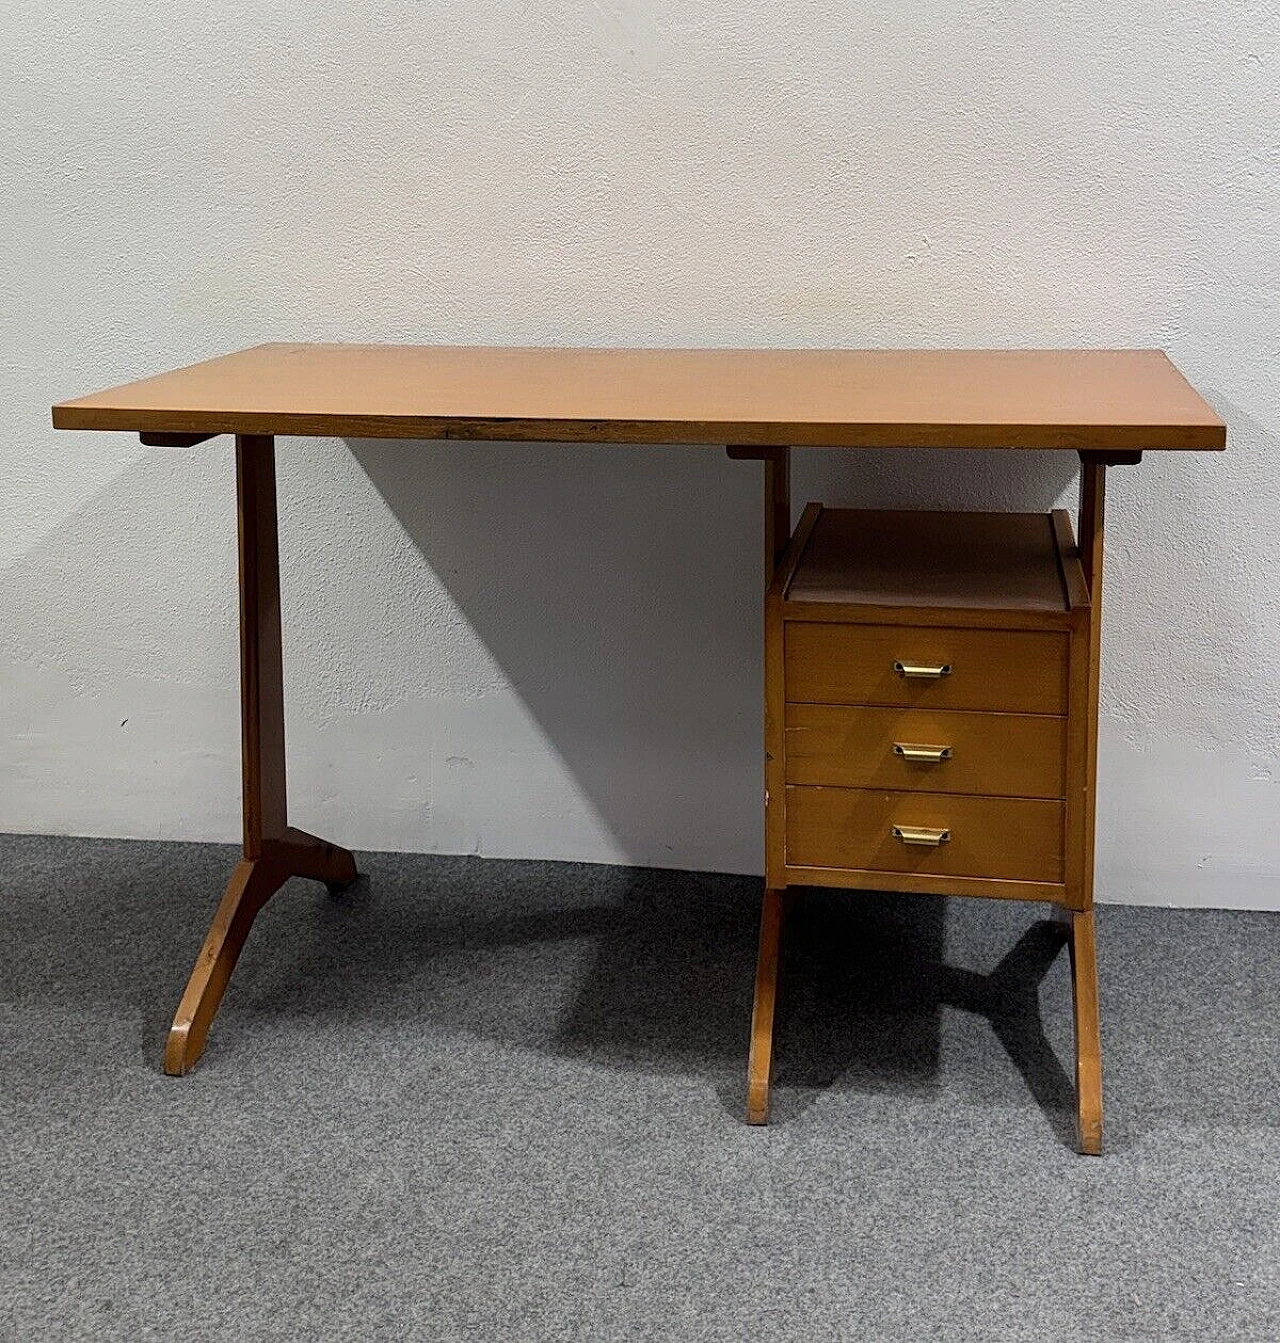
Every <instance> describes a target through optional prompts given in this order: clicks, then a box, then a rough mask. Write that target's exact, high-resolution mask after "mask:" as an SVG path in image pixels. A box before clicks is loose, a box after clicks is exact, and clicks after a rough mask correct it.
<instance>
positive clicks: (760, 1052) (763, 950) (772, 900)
mask: <svg viewBox="0 0 1280 1343" xmlns="http://www.w3.org/2000/svg"><path fill="white" fill-rule="evenodd" d="M782 897H783V893H782V891H780V890H777V889H776V888H775V887H772V886H767V887H766V888H765V892H764V907H763V908H762V909H761V911H760V954H759V957H758V959H757V961H756V996H755V1005H754V1007H753V1008H752V1010H751V1056H750V1058H749V1059H748V1061H747V1123H748V1124H767V1123H768V1122H769V1086H770V1082H771V1080H772V1073H773V1007H774V1003H775V1002H776V1000H777V996H778V949H779V945H780V943H781V940H782Z"/></svg>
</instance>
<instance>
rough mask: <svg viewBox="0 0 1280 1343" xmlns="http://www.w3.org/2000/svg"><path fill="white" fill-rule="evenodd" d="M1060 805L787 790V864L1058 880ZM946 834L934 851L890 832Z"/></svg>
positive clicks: (871, 792)
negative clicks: (919, 830)
mask: <svg viewBox="0 0 1280 1343" xmlns="http://www.w3.org/2000/svg"><path fill="white" fill-rule="evenodd" d="M1063 822H1064V807H1063V804H1062V803H1061V802H1052V801H1045V800H1041V799H1037V798H1008V797H965V796H963V795H961V794H954V793H904V792H884V791H880V790H874V789H855V788H800V787H794V786H793V787H789V788H788V789H787V806H786V824H787V862H788V863H789V864H791V865H793V866H796V867H836V868H841V867H843V868H856V869H859V870H862V871H876V872H915V873H922V874H932V875H937V876H947V877H988V878H993V879H997V880H1005V881H1046V882H1061V881H1062V879H1063V860H1062V855H1063V838H1064V837H1063ZM895 826H899V827H903V828H905V829H907V830H908V832H909V831H910V830H914V829H929V830H945V831H947V832H948V834H949V838H948V839H947V840H946V841H945V842H943V843H940V844H938V845H936V846H927V845H917V844H908V843H904V842H903V840H902V839H900V838H897V837H895V835H894V833H893V828H894V827H895Z"/></svg>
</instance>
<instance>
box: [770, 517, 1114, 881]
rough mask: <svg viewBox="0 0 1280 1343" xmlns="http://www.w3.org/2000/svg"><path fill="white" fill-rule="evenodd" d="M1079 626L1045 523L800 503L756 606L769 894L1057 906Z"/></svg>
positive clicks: (1082, 642) (1082, 627)
mask: <svg viewBox="0 0 1280 1343" xmlns="http://www.w3.org/2000/svg"><path fill="white" fill-rule="evenodd" d="M913 594H918V599H917V600H915V601H912V600H911V599H912V595H913ZM1089 616H1090V609H1089V605H1088V600H1087V590H1086V589H1085V587H1084V583H1083V578H1082V576H1081V574H1080V569H1079V561H1078V558H1077V556H1076V553H1075V548H1074V542H1073V541H1072V538H1071V533H1070V525H1069V523H1068V522H1067V521H1066V519H1065V516H1063V515H1056V516H1054V517H1052V518H1051V517H1049V516H1048V515H1035V514H946V513H861V512H856V511H850V510H843V509H822V508H820V507H818V506H817V505H815V504H810V505H809V507H808V509H806V511H805V516H804V518H803V519H802V520H801V524H800V526H799V528H798V529H797V531H796V535H795V537H794V538H793V541H792V545H791V549H790V551H789V553H788V556H787V560H786V562H785V563H784V564H783V565H782V566H781V567H780V568H779V570H778V572H777V574H776V575H775V578H774V582H773V584H772V586H771V588H770V592H769V596H768V602H767V610H766V682H767V685H766V694H767V713H766V745H767V759H766V781H767V790H766V808H765V836H766V838H765V858H766V869H767V873H768V881H769V884H770V885H771V886H775V887H779V888H783V887H785V886H787V885H788V884H790V883H792V882H794V883H796V884H809V883H812V882H814V881H818V882H822V881H824V880H826V882H827V883H828V884H830V885H832V886H840V887H845V888H858V887H863V888H865V887H867V886H869V885H871V878H870V877H869V876H868V874H876V884H878V885H880V886H881V887H882V889H885V890H894V889H899V890H903V891H919V890H923V889H927V885H926V881H925V879H926V878H927V877H929V876H936V877H938V878H939V879H940V883H941V885H942V886H943V887H944V888H945V889H946V890H947V891H949V892H952V893H954V892H957V891H964V892H968V893H971V894H975V895H981V894H991V895H1001V896H1007V895H1008V894H1009V892H1010V890H1011V885H1010V883H1022V884H1023V886H1024V888H1025V890H1026V892H1027V893H1028V894H1029V893H1030V892H1031V891H1032V889H1035V890H1038V891H1041V892H1043V893H1044V898H1055V899H1060V900H1061V902H1062V903H1064V904H1071V903H1072V900H1073V899H1074V898H1076V897H1075V893H1076V890H1077V887H1076V886H1073V885H1072V883H1073V881H1077V880H1078V873H1079V860H1078V859H1076V858H1074V857H1073V854H1074V852H1075V851H1074V850H1073V849H1072V847H1071V835H1072V834H1073V833H1076V832H1077V831H1078V830H1079V827H1080V823H1081V819H1082V814H1081V810H1080V808H1081V806H1082V796H1081V795H1082V792H1083V791H1084V790H1083V786H1082V784H1083V770H1084V767H1085V756H1086V739H1087V737H1086V734H1087V724H1086V722H1085V719H1084V716H1083V715H1082V714H1080V713H1079V712H1078V711H1073V709H1072V705H1073V703H1075V702H1078V701H1079V699H1080V696H1081V692H1082V691H1084V690H1087V684H1086V682H1087V677H1088V670H1089V657H1088V647H1089V645H1088V631H1089ZM1073 696H1074V697H1075V698H1074V699H1073ZM1073 827H1075V830H1073ZM934 832H936V838H937V842H936V843H930V842H929V840H930V836H931V834H932V833H934ZM1073 874H1076V875H1075V876H1073ZM961 879H963V880H961ZM984 882H985V883H987V884H988V887H987V888H984V886H983V883H984Z"/></svg>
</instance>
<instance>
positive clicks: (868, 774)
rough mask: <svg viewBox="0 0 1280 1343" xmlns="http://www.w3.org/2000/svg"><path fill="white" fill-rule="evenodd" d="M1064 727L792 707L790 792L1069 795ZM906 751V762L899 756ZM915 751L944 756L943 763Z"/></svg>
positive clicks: (973, 716)
mask: <svg viewBox="0 0 1280 1343" xmlns="http://www.w3.org/2000/svg"><path fill="white" fill-rule="evenodd" d="M1066 727H1067V724H1066V719H1065V718H1055V717H1052V716H1051V715H1049V714H1010V713H965V712H963V711H961V710H955V709H936V710H930V709H888V708H880V707H876V706H871V705H859V706H856V707H855V706H853V705H844V704H788V705H787V708H786V727H785V731H786V742H785V752H784V753H785V756H786V777H787V782H788V783H795V784H814V785H818V786H825V787H833V788H881V789H889V790H902V791H916V790H918V791H921V792H928V793H979V794H985V795H989V796H992V797H1047V798H1061V797H1065V795H1066V778H1065V771H1066V752H1067V744H1066V736H1067V732H1066ZM898 745H901V746H903V747H904V748H905V751H906V754H900V753H895V749H894V748H895V746H898ZM912 747H934V748H939V749H941V748H945V749H946V750H947V751H948V752H950V754H949V756H947V757H945V758H941V759H937V760H931V759H923V760H922V759H919V758H916V759H912V758H910V757H911V754H912V752H911V748H912Z"/></svg>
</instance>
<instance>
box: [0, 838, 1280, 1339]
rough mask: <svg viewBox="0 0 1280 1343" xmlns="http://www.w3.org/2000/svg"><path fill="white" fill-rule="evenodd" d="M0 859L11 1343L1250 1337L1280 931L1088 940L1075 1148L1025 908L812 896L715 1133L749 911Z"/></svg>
mask: <svg viewBox="0 0 1280 1343" xmlns="http://www.w3.org/2000/svg"><path fill="white" fill-rule="evenodd" d="M233 857H234V855H233V851H231V850H229V849H226V848H223V847H219V846H212V845H186V844H143V843H129V842H123V841H89V840H66V839H40V838H28V837H12V836H8V837H0V974H2V975H3V981H2V983H0V1152H2V1153H3V1172H2V1184H0V1242H2V1245H0V1337H3V1338H4V1339H6V1340H9V1339H13V1340H23V1341H24V1343H25V1340H29V1339H36V1340H40V1339H79V1338H86V1339H87V1338H92V1339H139V1338H160V1339H217V1340H223V1339H228V1340H232V1339H234V1340H251V1339H342V1338H352V1339H441V1340H446V1339H468V1340H470V1339H483V1340H488V1339H494V1340H525V1339H593V1340H594V1339H599V1340H611V1339H663V1340H665V1339H681V1340H685V1339H688V1340H700V1339H726V1340H745V1339H755V1338H761V1339H780V1340H791V1339H795V1340H828V1339H832V1340H844V1339H850V1340H852V1339H858V1340H894V1339H912V1340H915V1339H943V1340H948V1339H984V1340H987V1339H989V1340H1003V1339H1086V1338H1088V1339H1165V1338H1171V1339H1172V1338H1176V1339H1184V1338H1185V1339H1206V1340H1219V1339H1249V1340H1259V1343H1262V1341H1264V1340H1275V1339H1277V1338H1280V1075H1278V1066H1277V1065H1278V1061H1280V973H1278V972H1280V917H1278V916H1275V915H1264V914H1239V913H1234V914H1233V913H1216V912H1190V911H1170V910H1157V909H1125V908H1118V907H1109V908H1103V909H1102V910H1100V912H1099V946H1100V957H1101V979H1102V1009H1103V1046H1104V1063H1105V1077H1104V1082H1105V1091H1106V1103H1107V1129H1106V1137H1107V1152H1106V1155H1105V1156H1104V1157H1103V1158H1101V1159H1100V1160H1095V1159H1089V1158H1084V1157H1079V1156H1077V1155H1075V1153H1074V1152H1073V1150H1072V1147H1071V1099H1072V1089H1071V1082H1070V1080H1069V1076H1068V1073H1067V1071H1065V1070H1064V1066H1063V1065H1064V1063H1065V1062H1066V1061H1067V1060H1069V1058H1070V1053H1069V1050H1070V1038H1071V1027H1070V996H1069V985H1068V981H1067V972H1066V957H1065V954H1064V955H1057V956H1055V954H1054V953H1055V951H1056V949H1057V948H1056V942H1055V940H1054V938H1053V937H1052V936H1051V935H1050V933H1049V930H1048V927H1047V925H1045V924H1044V923H1042V922H1040V917H1041V913H1042V911H1041V910H1040V909H1038V908H1036V907H1029V906H1020V905H1013V904H1009V905H1003V904H996V903H994V902H961V901H951V902H946V901H941V900H935V899H931V898H923V897H916V898H891V897H881V896H848V895H845V896H841V895H838V894H832V893H820V892H813V893H811V894H807V895H805V896H804V897H803V899H802V900H801V902H800V903H799V905H798V906H797V908H796V910H795V913H794V915H793V916H792V917H791V920H790V922H789V924H788V934H789V940H788V944H787V959H786V980H785V982H784V986H783V997H782V1015H781V1019H780V1023H779V1031H778V1067H777V1081H776V1092H775V1097H776V1099H775V1120H774V1123H773V1124H772V1125H771V1126H770V1127H769V1128H768V1129H763V1130H761V1129H750V1128H748V1127H746V1126H745V1125H744V1124H743V1122H742V1118H741V1115H742V1108H743V1095H744V1070H745V1051H746V1038H747V1024H748V1019H749V1013H750V999H751V981H752V968H753V960H754V944H755V933H756V913H757V908H758V883H757V882H755V881H752V880H748V879H745V878H737V877H719V876H706V875H696V874H690V873H683V872H654V871H642V870H635V869H617V868H600V867H590V866H579V865H562V864H546V863H520V862H497V861H477V860H467V859H455V858H439V857H410V856H403V855H393V854H368V855H363V856H362V870H363V871H364V872H365V873H366V874H367V875H366V876H365V877H364V878H363V879H362V881H361V882H360V883H359V884H358V885H357V886H356V887H355V888H354V889H353V890H352V891H351V892H350V893H349V894H347V895H345V896H341V897H332V896H330V895H328V894H327V893H326V892H325V891H324V889H323V888H322V887H319V886H316V885H311V884H308V883H302V882H296V883H293V884H292V885H291V886H290V887H288V888H286V890H285V891H283V892H281V894H280V895H278V896H277V897H276V899H275V900H274V901H273V902H272V903H271V904H270V905H269V906H268V907H267V909H266V910H265V911H264V912H263V914H262V915H261V916H260V918H259V920H258V924H257V926H256V927H255V929H254V932H253V934H252V936H251V938H250V942H249V945H248V947H247V949H246V951H245V954H244V957H243V959H242V961H241V964H240V968H239V970H238V973H237V975H236V978H235V979H234V980H233V982H232V985H231V989H230V991H229V993H228V995H227V998H226V1001H225V1003H224V1006H223V1009H222V1012H221V1014H220V1016H219V1018H218V1020H217V1021H216V1023H215V1025H214V1029H213V1032H212V1034H211V1037H210V1044H209V1049H208V1052H207V1053H206V1055H205V1058H204V1060H203V1062H202V1063H201V1065H200V1067H199V1068H198V1069H197V1071H196V1072H195V1073H193V1074H192V1075H191V1076H189V1077H187V1078H185V1079H180V1080H179V1079H173V1078H168V1077H165V1076H163V1075H162V1073H161V1071H160V1056H161V1050H162V1046H163V1040H164V1032H165V1028H166V1025H167V1022H168V1017H169V1015H170V1013H171V1012H172V1010H173V1008H174V1006H175V1004H176V1001H177V998H178V996H179V994H180V991H181V988H182V985H183V982H184V980H185V977H186V973H187V971H188V969H189V967H190V964H191V961H192V959H193V957H194V954H195V951H196V948H197V947H198V945H199V942H200V939H201V937H202V936H203V933H204V929H205V927H206V925H207V923H208V920H209V917H210V915H211V913H212V909H213V906H214V904H215V903H216V901H217V898H218V896H219V894H220V892H221V888H222V885H223V882H224V881H225V879H226V877H227V875H228V872H229V870H230V865H231V862H232V861H233Z"/></svg>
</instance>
